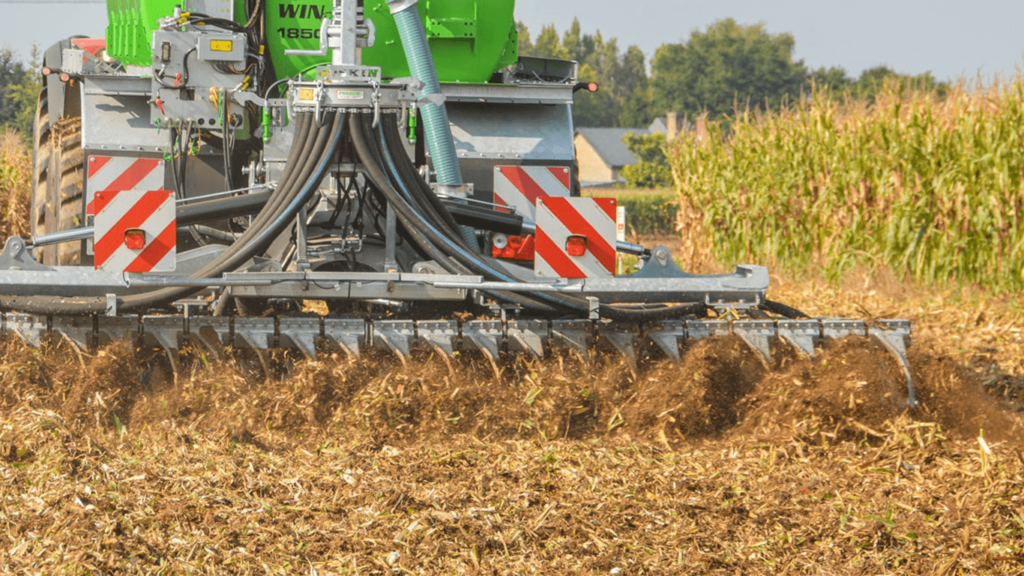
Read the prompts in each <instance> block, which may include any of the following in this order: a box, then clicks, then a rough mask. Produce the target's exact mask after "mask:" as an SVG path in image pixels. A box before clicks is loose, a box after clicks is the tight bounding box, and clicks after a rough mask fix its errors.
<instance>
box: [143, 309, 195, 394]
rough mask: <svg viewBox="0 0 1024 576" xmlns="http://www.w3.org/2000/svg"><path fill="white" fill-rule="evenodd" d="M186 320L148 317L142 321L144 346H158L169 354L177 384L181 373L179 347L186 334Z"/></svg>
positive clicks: (168, 357)
mask: <svg viewBox="0 0 1024 576" xmlns="http://www.w3.org/2000/svg"><path fill="white" fill-rule="evenodd" d="M183 322H184V319H183V318H177V317H174V316H146V317H144V318H143V319H142V342H143V344H144V345H147V346H153V345H157V346H159V347H160V348H163V350H164V352H165V353H166V354H167V360H168V361H169V362H170V363H171V371H172V372H174V380H175V382H177V380H178V374H179V373H180V371H181V370H180V365H179V363H178V347H179V346H180V343H181V340H182V338H183V337H184V334H185V327H184V324H183Z"/></svg>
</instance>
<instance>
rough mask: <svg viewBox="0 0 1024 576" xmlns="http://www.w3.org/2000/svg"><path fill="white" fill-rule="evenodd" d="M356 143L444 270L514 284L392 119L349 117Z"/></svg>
mask: <svg viewBox="0 0 1024 576" xmlns="http://www.w3.org/2000/svg"><path fill="white" fill-rule="evenodd" d="M349 123H350V125H351V126H350V132H351V134H352V141H353V143H354V144H355V148H356V153H357V154H358V155H359V159H360V161H361V162H362V163H363V164H364V165H365V166H366V169H367V173H368V175H369V177H370V180H371V181H372V182H373V184H374V185H375V186H376V187H377V188H378V189H379V190H380V191H381V192H382V193H383V194H384V196H385V197H386V199H387V201H388V202H389V203H390V204H391V205H392V206H393V207H394V208H395V211H396V214H397V216H398V218H399V221H400V222H401V223H402V226H403V227H404V228H405V230H406V232H407V233H408V234H409V236H410V239H411V240H412V241H413V242H414V243H415V244H416V245H417V246H418V247H419V248H420V249H421V250H422V251H423V252H424V253H426V254H427V255H428V256H429V257H430V258H431V259H433V260H435V261H436V262H437V263H438V264H439V265H440V266H442V267H443V268H444V269H445V270H447V271H449V272H451V273H455V274H466V273H470V274H476V275H480V276H483V277H484V278H486V279H487V280H490V281H497V282H508V283H515V282H516V281H517V280H516V278H514V277H513V276H512V275H511V274H509V273H508V272H506V271H505V270H504V269H503V268H502V267H501V266H500V265H499V264H497V263H495V262H493V261H488V260H487V259H485V258H484V257H482V256H480V255H479V254H478V253H477V251H476V250H473V249H472V248H471V247H469V246H467V245H466V244H465V242H464V241H463V240H462V239H461V236H460V235H459V234H458V232H457V228H456V225H455V221H454V220H453V219H452V217H451V215H450V214H448V213H447V211H446V210H445V208H444V206H443V205H441V203H440V201H438V200H437V198H436V196H435V195H434V194H433V193H432V192H431V191H430V189H429V187H428V186H427V185H426V183H425V182H423V179H422V178H419V177H418V176H413V174H414V173H415V167H413V166H412V165H411V162H410V161H409V159H408V157H407V156H405V155H404V154H391V153H390V152H389V150H401V148H400V147H398V146H397V144H398V143H399V141H398V139H400V138H401V136H400V133H399V131H398V127H397V124H396V123H395V120H394V119H392V118H384V119H382V121H381V125H380V127H379V129H377V130H374V129H373V127H372V125H371V121H370V119H369V118H365V117H357V116H352V118H351V119H350V120H349ZM491 296H493V297H495V298H497V299H500V300H505V301H511V302H517V303H520V304H523V305H524V306H528V307H530V308H531V309H535V310H542V311H566V312H571V313H573V314H575V315H580V314H587V313H588V312H589V311H590V304H589V303H588V302H587V301H586V300H583V299H581V298H577V297H573V296H567V295H563V294H556V293H545V292H537V293H532V294H530V296H529V297H525V296H522V295H518V294H514V293H511V292H500V291H499V292H494V293H491ZM705 310H706V307H705V306H704V304H682V305H678V306H660V305H659V306H658V307H645V306H635V307H633V306H629V307H627V306H610V305H605V304H602V305H601V308H600V314H601V317H602V318H608V319H611V320H618V321H631V322H650V321H657V320H665V319H670V318H679V317H683V316H692V315H694V314H701V313H703V312H704V311H705Z"/></svg>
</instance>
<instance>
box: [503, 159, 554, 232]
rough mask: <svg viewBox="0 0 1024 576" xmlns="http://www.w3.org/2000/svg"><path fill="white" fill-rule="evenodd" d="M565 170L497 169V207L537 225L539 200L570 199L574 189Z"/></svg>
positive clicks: (534, 167) (509, 167)
mask: <svg viewBox="0 0 1024 576" xmlns="http://www.w3.org/2000/svg"><path fill="white" fill-rule="evenodd" d="M571 182H572V181H571V180H570V174H569V169H568V168H566V167H565V166H498V167H496V168H495V169H494V203H495V204H497V205H498V206H508V207H509V208H515V211H516V213H517V214H520V215H522V216H523V217H524V218H526V219H527V220H529V221H531V222H536V221H537V211H536V208H535V207H536V205H537V199H538V198H547V197H552V196H556V197H568V196H569V195H570V194H569V187H570V185H571Z"/></svg>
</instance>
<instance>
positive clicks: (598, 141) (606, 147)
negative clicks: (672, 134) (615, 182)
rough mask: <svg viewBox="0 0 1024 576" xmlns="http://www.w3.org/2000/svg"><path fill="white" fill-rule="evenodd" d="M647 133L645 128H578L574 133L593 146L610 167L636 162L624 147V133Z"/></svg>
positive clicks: (620, 166)
mask: <svg viewBox="0 0 1024 576" xmlns="http://www.w3.org/2000/svg"><path fill="white" fill-rule="evenodd" d="M630 132H636V133H637V134H648V132H647V129H646V128H578V129H576V133H577V134H579V135H580V136H582V137H583V138H585V139H586V140H587V142H589V143H590V145H591V146H593V147H594V150H595V151H596V152H597V155H598V156H600V157H601V160H604V163H605V164H607V165H608V166H609V167H611V168H616V169H617V168H622V167H623V166H629V165H630V164H635V163H636V162H637V157H636V156H634V155H633V153H632V152H630V151H629V148H626V144H625V143H623V141H622V139H623V138H625V137H626V134H629V133H630Z"/></svg>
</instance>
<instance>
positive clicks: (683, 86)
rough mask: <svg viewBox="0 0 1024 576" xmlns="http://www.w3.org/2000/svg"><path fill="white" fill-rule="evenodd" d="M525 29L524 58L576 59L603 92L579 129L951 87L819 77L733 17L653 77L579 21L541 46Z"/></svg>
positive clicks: (828, 73)
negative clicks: (895, 86) (818, 93)
mask: <svg viewBox="0 0 1024 576" xmlns="http://www.w3.org/2000/svg"><path fill="white" fill-rule="evenodd" d="M518 30H519V53H520V54H522V55H527V56H539V57H547V58H563V59H568V60H575V61H577V62H579V63H580V80H581V81H587V82H589V81H596V82H598V83H599V84H600V85H601V90H600V92H598V93H596V94H591V93H584V92H580V93H578V94H577V96H576V110H575V113H574V116H575V119H576V125H577V126H583V127H586V126H609V127H623V128H629V127H643V126H647V125H648V124H649V123H650V122H651V121H652V120H653V119H654V118H655V117H657V116H663V115H664V114H665V113H667V112H676V113H679V114H681V115H683V116H684V117H686V118H689V119H690V120H693V119H695V118H697V117H698V116H700V115H702V114H705V113H706V114H707V115H708V117H709V118H710V119H712V120H715V119H721V118H724V117H726V116H729V115H731V114H732V113H733V112H734V111H736V110H737V109H748V108H749V109H751V110H753V109H757V110H762V111H764V110H778V109H779V108H780V107H782V106H783V105H784V104H785V103H787V102H794V101H797V100H798V99H799V97H800V94H801V93H809V92H810V91H812V90H813V89H826V88H827V89H829V90H831V91H833V93H848V94H849V95H850V96H851V97H853V98H858V99H865V100H868V101H873V100H874V98H875V95H876V94H878V92H879V91H881V90H882V88H883V86H884V85H885V84H886V83H887V82H891V81H893V80H896V81H900V82H905V83H906V84H907V85H908V86H909V87H912V88H915V89H923V90H931V91H935V92H936V93H937V94H939V96H940V97H941V96H942V95H943V94H945V93H946V92H948V90H949V88H950V85H949V84H948V83H947V82H939V81H938V80H936V79H935V78H934V77H933V76H932V75H931V74H930V73H925V74H921V75H916V76H914V75H908V74H899V73H897V72H896V71H894V70H893V69H892V68H890V67H888V66H877V67H875V68H871V69H868V70H865V71H864V72H863V73H862V74H861V75H860V76H859V77H857V78H852V77H850V76H849V75H848V74H847V73H846V71H845V70H844V69H843V68H841V67H829V68H818V69H813V70H812V69H810V68H808V67H807V65H806V64H804V62H803V60H794V59H793V49H794V46H795V41H794V39H793V36H792V35H791V34H785V33H783V34H770V33H769V32H768V31H767V30H765V27H764V25H763V24H754V25H742V24H738V23H737V22H736V21H735V20H734V19H732V18H727V19H724V20H719V21H717V22H715V23H713V24H711V25H710V26H708V28H707V29H706V30H703V31H701V30H694V31H693V32H692V33H691V34H690V37H689V39H687V40H686V41H685V42H681V43H678V44H663V45H662V46H661V47H660V48H658V49H657V51H655V53H654V57H653V58H652V59H651V62H650V74H649V75H648V72H647V66H646V59H645V56H644V53H643V52H642V51H641V50H640V48H639V47H637V46H635V45H633V46H629V47H628V48H626V49H625V50H621V49H620V48H619V45H618V41H617V40H616V39H615V38H611V39H608V40H605V39H604V37H603V36H602V35H601V32H600V31H598V32H596V33H594V34H585V33H583V32H582V30H581V28H580V23H579V20H578V19H576V20H574V21H573V23H572V25H571V26H569V28H568V29H567V30H566V31H565V32H564V33H563V34H561V35H559V33H558V31H557V30H556V28H555V26H554V24H550V25H548V26H545V27H543V28H542V29H541V31H540V34H538V35H537V36H536V39H535V40H534V39H533V37H532V36H531V34H530V31H529V29H528V28H527V27H526V25H525V24H523V23H522V22H519V23H518Z"/></svg>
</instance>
